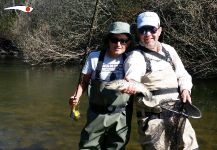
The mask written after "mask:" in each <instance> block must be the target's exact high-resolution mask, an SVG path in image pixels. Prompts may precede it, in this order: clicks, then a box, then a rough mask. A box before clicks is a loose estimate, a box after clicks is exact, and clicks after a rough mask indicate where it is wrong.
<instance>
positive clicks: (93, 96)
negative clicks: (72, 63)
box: [88, 80, 130, 107]
mask: <svg viewBox="0 0 217 150" xmlns="http://www.w3.org/2000/svg"><path fill="white" fill-rule="evenodd" d="M105 83H106V82H102V81H98V80H91V83H90V85H89V89H88V96H89V103H90V104H95V105H98V106H104V107H109V106H125V105H126V104H127V102H128V100H129V97H130V95H128V94H123V93H121V92H119V91H115V90H108V89H105V88H104V87H105Z"/></svg>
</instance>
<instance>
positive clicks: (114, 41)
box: [109, 37, 130, 45]
mask: <svg viewBox="0 0 217 150" xmlns="http://www.w3.org/2000/svg"><path fill="white" fill-rule="evenodd" d="M109 40H110V41H111V42H112V43H115V44H117V43H118V42H120V43H121V45H126V44H127V42H128V41H130V40H129V39H118V38H115V37H112V38H110V39H109Z"/></svg>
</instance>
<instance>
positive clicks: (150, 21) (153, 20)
mask: <svg viewBox="0 0 217 150" xmlns="http://www.w3.org/2000/svg"><path fill="white" fill-rule="evenodd" d="M142 26H154V27H157V28H158V27H159V26H160V18H159V16H158V15H157V14H156V13H155V12H149V11H147V12H143V13H141V14H139V15H138V17H137V28H138V29H139V28H141V27H142Z"/></svg>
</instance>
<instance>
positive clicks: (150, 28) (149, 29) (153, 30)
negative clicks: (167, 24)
mask: <svg viewBox="0 0 217 150" xmlns="http://www.w3.org/2000/svg"><path fill="white" fill-rule="evenodd" d="M157 30H158V28H156V27H154V26H144V27H141V28H139V33H140V34H143V35H145V34H147V33H148V32H150V33H151V34H155V33H156V32H157Z"/></svg>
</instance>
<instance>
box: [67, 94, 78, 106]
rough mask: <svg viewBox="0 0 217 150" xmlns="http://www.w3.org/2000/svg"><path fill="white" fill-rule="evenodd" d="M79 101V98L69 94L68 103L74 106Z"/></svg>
mask: <svg viewBox="0 0 217 150" xmlns="http://www.w3.org/2000/svg"><path fill="white" fill-rule="evenodd" d="M78 102H79V98H78V97H76V96H71V97H70V99H69V105H71V106H76V105H77V104H78Z"/></svg>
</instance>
